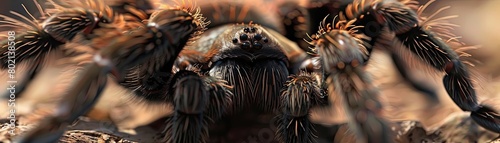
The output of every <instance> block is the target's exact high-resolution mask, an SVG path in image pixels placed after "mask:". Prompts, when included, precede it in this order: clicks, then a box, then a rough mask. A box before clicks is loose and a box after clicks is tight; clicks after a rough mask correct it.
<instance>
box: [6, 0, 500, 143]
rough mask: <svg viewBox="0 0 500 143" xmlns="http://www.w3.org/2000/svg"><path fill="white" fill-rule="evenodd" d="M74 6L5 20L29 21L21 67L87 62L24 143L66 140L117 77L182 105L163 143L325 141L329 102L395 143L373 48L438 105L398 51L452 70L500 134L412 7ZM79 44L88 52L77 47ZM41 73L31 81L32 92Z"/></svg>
mask: <svg viewBox="0 0 500 143" xmlns="http://www.w3.org/2000/svg"><path fill="white" fill-rule="evenodd" d="M68 1H69V2H68V3H69V4H77V6H80V7H81V8H72V7H68V6H65V5H62V4H61V5H58V4H55V3H54V2H53V4H54V6H55V10H56V11H55V12H54V13H51V14H53V15H52V17H49V18H48V19H43V18H41V19H38V20H44V22H43V24H41V23H38V20H37V19H34V21H35V22H32V23H30V24H22V23H23V22H21V21H18V20H15V19H13V18H9V17H6V16H1V17H2V18H4V19H5V20H4V21H0V22H1V23H2V24H6V25H7V26H10V27H14V28H20V27H19V25H16V24H19V23H21V24H20V26H21V27H24V28H29V30H28V31H25V33H24V35H23V37H20V39H21V40H20V41H18V43H20V44H19V45H20V46H19V47H18V49H17V50H19V51H20V52H21V53H22V54H21V59H20V61H23V60H24V59H34V60H36V61H39V60H40V57H41V56H43V55H44V54H45V53H46V52H47V51H50V50H61V48H59V47H65V48H63V49H62V50H66V51H70V52H66V53H69V54H67V55H66V56H68V57H73V56H76V57H77V58H74V59H73V60H76V62H78V63H84V64H83V65H84V66H83V68H82V71H81V73H80V74H79V75H78V78H76V80H77V81H76V82H75V83H74V84H73V85H72V86H71V87H70V89H69V90H68V92H66V93H65V94H66V95H65V96H64V99H63V101H62V102H61V106H60V109H59V110H60V111H59V112H57V114H56V115H54V116H53V117H49V118H47V120H45V121H44V123H42V124H41V126H39V127H37V128H36V129H35V130H33V131H31V132H30V133H28V134H26V135H24V136H23V137H21V138H20V140H19V141H20V142H40V141H44V142H53V141H55V140H57V139H58V138H59V137H60V135H61V134H62V133H63V132H62V131H64V129H65V126H64V125H66V124H68V123H71V122H73V121H74V120H76V119H77V117H78V116H81V115H83V114H84V113H85V112H87V111H88V110H89V109H90V108H91V107H92V105H93V104H94V103H95V102H96V100H97V99H98V98H99V95H100V94H101V92H102V90H103V88H104V87H105V83H106V82H107V79H108V78H107V75H108V74H113V75H114V76H115V77H116V78H115V79H116V81H115V82H118V83H120V85H122V86H124V87H126V88H129V89H131V90H133V91H134V93H135V95H137V99H140V100H143V101H144V102H160V103H164V104H171V105H173V107H174V111H173V114H172V115H170V116H169V117H168V119H167V120H166V122H165V130H163V131H161V134H162V137H163V138H162V140H161V141H162V142H169V143H198V142H237V141H245V140H246V139H247V137H248V136H252V135H256V134H257V135H261V133H260V132H259V133H256V132H254V131H255V129H256V128H260V126H258V124H262V123H264V124H267V128H273V127H274V126H272V125H273V123H277V125H276V128H275V130H272V131H274V132H275V133H276V135H277V136H276V138H269V140H266V141H269V142H270V141H272V140H275V141H279V142H285V143H291V142H293V143H303V142H315V141H317V140H320V139H321V137H318V136H316V135H315V128H317V127H319V126H320V125H318V124H314V123H313V122H312V121H311V120H310V118H309V117H310V115H311V109H312V108H313V107H316V106H325V105H329V103H330V104H331V103H342V105H344V108H345V111H346V113H347V116H348V117H349V119H350V120H349V123H350V124H351V126H350V127H351V129H352V130H353V131H354V133H355V134H356V135H357V137H358V141H359V142H393V140H392V139H391V137H392V136H391V133H390V132H389V131H390V130H389V128H388V126H387V125H386V124H387V123H386V121H384V119H383V118H382V117H381V116H380V114H379V113H380V112H381V109H382V105H381V103H380V102H379V101H378V100H377V96H378V92H377V90H376V87H373V84H372V81H371V78H370V76H369V75H368V73H366V72H365V66H366V63H368V61H369V60H370V54H371V51H372V49H374V48H380V49H382V50H384V51H385V52H388V53H390V54H391V56H392V59H393V61H394V62H395V64H396V67H397V68H398V70H399V71H400V73H401V74H402V76H403V77H404V79H406V80H407V81H408V82H409V83H410V84H411V85H412V86H413V87H415V89H417V90H419V91H422V92H424V93H426V95H429V96H428V97H431V98H430V99H433V100H436V95H435V91H434V90H433V89H432V88H429V87H427V86H425V85H423V84H421V83H419V82H417V81H416V80H414V79H413V78H412V77H411V76H408V73H407V71H406V70H405V69H406V68H407V65H406V64H407V63H405V62H403V59H404V58H402V57H401V56H402V55H399V54H398V52H395V51H397V50H398V49H399V48H408V49H410V51H412V52H414V53H415V54H416V55H418V56H419V57H420V58H421V59H423V61H424V62H426V63H427V64H429V65H432V66H433V67H435V69H437V70H439V71H443V72H446V73H447V75H445V77H444V79H443V81H444V83H445V87H446V90H447V91H448V93H449V94H450V97H451V98H452V99H453V101H455V103H456V104H457V105H458V106H459V107H460V108H461V109H463V110H465V111H471V112H472V113H471V117H472V119H474V120H475V121H476V122H477V123H478V124H479V125H481V126H483V127H485V128H486V129H489V130H492V131H495V132H500V125H499V122H500V117H499V114H498V113H497V112H496V111H494V110H492V109H491V108H489V107H487V106H484V105H480V104H478V103H477V99H476V95H475V92H474V89H473V86H472V83H471V80H470V79H469V73H468V70H467V68H466V67H465V66H464V64H463V63H462V62H461V61H460V59H459V56H458V55H457V54H456V53H455V52H454V51H453V50H452V49H451V48H450V47H448V46H447V45H446V44H445V43H444V42H442V41H441V38H440V37H438V36H435V35H434V34H432V33H433V32H432V31H431V30H432V29H429V27H439V26H438V25H435V24H432V26H429V25H431V24H430V23H427V21H428V20H427V19H426V18H422V17H421V15H420V13H421V11H420V10H421V9H418V10H416V9H413V8H414V7H413V6H414V5H415V3H416V2H415V1H410V0H402V1H401V2H398V1H373V2H372V1H368V0H366V1H365V0H355V1H353V2H352V3H351V4H349V5H347V6H346V7H345V8H340V9H341V10H343V11H344V12H342V13H339V14H338V13H331V12H333V11H339V9H336V8H338V7H330V6H324V8H327V9H328V8H330V9H328V10H325V11H321V12H318V11H316V12H314V13H309V12H313V10H311V9H309V10H308V9H307V8H303V7H300V6H298V5H296V6H294V5H293V4H291V5H290V3H287V4H285V5H283V6H285V7H284V8H285V9H280V11H279V12H276V13H279V14H272V13H271V11H268V12H267V13H266V12H263V11H261V10H262V8H259V7H258V6H259V5H258V4H255V3H253V4H252V3H249V2H248V1H247V2H226V1H225V2H215V3H214V2H208V3H203V4H201V5H200V7H196V6H194V5H193V2H192V1H182V2H178V5H175V6H167V7H166V8H160V9H157V10H152V9H151V8H152V6H150V4H151V3H150V2H144V1H142V2H140V1H134V0H124V1H122V2H120V1H115V2H114V3H111V5H105V4H103V2H102V1H100V0H86V1H85V2H84V3H78V2H74V1H71V0H68ZM113 4H114V5H113ZM85 8H90V10H86V9H85ZM200 9H201V10H200ZM151 11H154V12H151ZM415 11H419V12H418V13H417V12H415ZM344 13H345V14H344ZM329 14H332V15H336V14H338V15H339V16H338V17H339V19H338V20H334V22H333V23H326V22H325V20H326V18H325V20H323V21H310V20H314V19H315V18H311V17H312V16H311V15H314V16H317V15H320V16H322V17H325V16H326V15H329ZM205 17H206V18H205ZM24 19H27V18H24ZM275 19H280V20H283V23H280V22H278V21H276V20H275ZM444 19H445V18H444ZM208 21H210V22H211V23H210V22H208ZM310 23H321V24H320V26H319V30H318V32H316V31H308V30H307V29H309V28H310V27H308V26H310V25H309V24H310ZM72 25H74V26H72ZM444 25H445V28H442V29H449V27H446V26H449V25H450V24H448V25H446V24H444ZM313 26H314V25H313ZM60 29H63V30H60ZM64 29H66V30H64ZM21 31H22V30H21ZM306 31H307V32H308V33H316V34H315V35H313V36H311V37H308V38H309V39H310V40H308V41H300V39H302V38H306V37H307V34H305V33H304V32H306ZM443 35H448V36H449V35H450V34H448V33H445V34H443ZM33 37H38V38H33ZM445 37H446V36H445ZM288 38H289V39H288ZM450 38H451V37H450ZM6 43H7V42H2V47H3V49H2V51H1V52H2V53H3V54H7V53H8V49H6V47H9V45H8V44H6ZM75 44H76V45H82V46H83V47H87V48H80V47H78V48H77V47H72V46H71V45H75ZM305 44H309V45H305ZM297 45H300V46H302V47H299V46H297ZM44 46H45V47H44ZM307 48H310V49H307ZM303 49H307V50H303ZM306 51H309V52H311V53H312V54H311V55H308V54H307V52H306ZM82 55H83V56H82ZM1 58H2V60H6V58H7V56H2V57H1ZM317 59H319V60H317ZM36 64H40V62H37V63H36ZM311 67H312V68H311ZM37 72H38V70H33V71H32V72H30V78H28V79H29V80H27V81H26V83H24V84H27V83H30V79H32V78H33V76H34V75H36V73H37ZM327 99H328V100H327ZM337 100H341V102H336V101H337ZM273 119H275V120H273ZM272 121H276V122H272ZM239 127H244V129H243V130H244V131H241V129H240V130H238V129H237V128H239ZM262 128H266V126H264V127H262ZM270 130H271V129H270ZM217 133H218V134H217ZM326 134H328V133H326ZM331 134H333V133H331ZM260 142H264V141H262V140H261V141H260Z"/></svg>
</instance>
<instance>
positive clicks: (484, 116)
mask: <svg viewBox="0 0 500 143" xmlns="http://www.w3.org/2000/svg"><path fill="white" fill-rule="evenodd" d="M471 118H472V119H473V120H474V121H475V122H476V123H477V124H479V125H481V126H482V127H484V128H486V129H488V130H490V131H493V132H496V133H500V114H499V113H498V112H497V111H495V110H493V109H492V108H490V107H488V106H480V107H479V108H478V109H477V110H475V111H473V112H472V113H471Z"/></svg>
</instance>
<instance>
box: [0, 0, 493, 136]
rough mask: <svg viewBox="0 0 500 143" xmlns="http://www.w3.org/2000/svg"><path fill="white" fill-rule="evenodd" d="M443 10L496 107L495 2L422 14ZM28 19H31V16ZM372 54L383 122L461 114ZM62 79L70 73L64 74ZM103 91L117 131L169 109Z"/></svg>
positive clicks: (54, 76) (462, 3)
mask: <svg viewBox="0 0 500 143" xmlns="http://www.w3.org/2000/svg"><path fill="white" fill-rule="evenodd" d="M420 1H421V3H425V2H427V0H420ZM23 2H24V3H25V4H26V6H27V7H28V8H29V9H30V11H36V9H35V7H34V5H33V2H32V0H19V1H13V0H9V1H6V0H4V1H3V2H1V4H0V13H1V14H6V15H10V14H9V11H11V10H14V11H19V12H20V13H24V10H23V8H22V6H21V3H23ZM42 4H43V3H42ZM444 6H451V8H450V9H448V10H446V11H443V13H442V14H443V15H459V17H458V18H456V19H454V20H453V21H452V22H453V23H456V24H459V25H461V27H460V28H458V29H456V31H454V32H455V34H457V35H462V37H463V38H462V40H463V41H464V42H466V43H467V44H468V45H480V46H481V49H479V50H475V51H472V52H471V53H473V56H474V57H476V58H478V59H480V60H481V61H482V62H483V64H481V65H477V68H478V69H479V70H480V72H481V75H483V76H484V78H485V80H484V81H482V82H481V83H480V86H478V87H480V89H478V90H479V91H480V92H479V93H480V94H481V95H480V96H481V99H483V100H485V99H487V100H486V101H485V102H486V103H489V104H491V105H496V104H497V103H499V102H496V97H497V96H499V95H500V89H499V87H500V84H498V81H499V80H498V78H496V75H497V73H498V71H500V64H499V63H500V56H497V54H500V36H497V35H498V34H499V33H500V26H498V25H499V23H500V18H499V17H500V1H499V0H438V1H436V2H434V4H432V5H431V6H430V7H429V8H428V10H427V12H434V11H436V10H437V9H439V8H441V7H444ZM428 14H430V13H427V15H428ZM34 15H35V16H37V14H36V13H34ZM374 54H375V55H376V56H373V60H372V63H373V64H371V65H370V67H369V71H370V72H371V73H373V75H374V78H375V83H376V84H378V85H379V86H380V87H381V91H382V94H381V96H383V99H384V104H385V105H386V108H385V111H386V112H384V114H385V115H386V116H387V117H388V118H390V119H393V120H420V121H422V122H423V123H424V125H427V126H428V127H436V126H439V124H440V122H441V121H443V119H445V118H446V117H447V116H448V115H449V114H451V113H453V112H461V111H460V110H459V109H458V108H457V107H456V105H454V103H453V102H452V101H451V100H450V99H449V97H448V96H447V94H446V91H444V88H443V87H442V83H441V82H442V74H431V75H426V74H424V73H416V75H418V76H421V78H422V79H427V81H428V82H429V84H432V85H435V86H436V87H437V89H438V90H439V94H440V99H441V101H442V103H441V104H440V105H437V106H431V105H430V104H428V103H427V101H426V100H425V99H424V98H422V97H423V95H421V94H420V93H417V92H415V91H413V89H411V88H410V87H409V86H408V85H407V84H406V83H405V82H403V81H401V79H400V78H399V75H398V74H397V72H396V71H395V70H394V68H393V66H392V63H391V62H390V60H389V58H388V57H387V56H386V55H384V54H382V53H377V52H375V53H374ZM66 70H67V69H66ZM61 72H62V69H61V68H54V69H51V70H46V71H45V72H44V78H40V79H38V84H34V85H35V86H33V87H30V89H32V91H31V92H29V96H26V97H23V98H22V99H19V102H18V103H19V107H20V108H21V107H25V108H26V109H19V113H20V114H23V113H24V114H27V113H31V112H33V110H35V109H38V108H43V107H49V106H48V105H49V104H47V105H45V104H39V102H40V101H44V99H46V98H48V97H49V98H53V97H54V95H57V94H59V93H60V92H61V91H58V90H53V89H54V87H58V86H64V85H62V84H58V81H60V80H64V79H66V80H67V79H68V78H64V75H63V76H61V74H60V73H61ZM66 75H71V74H70V73H68V72H66ZM0 76H2V77H0V78H2V79H5V73H1V74H0ZM2 81H3V80H2ZM2 81H0V82H1V83H0V86H2V87H4V85H5V84H6V83H5V82H2ZM66 82H67V81H66ZM0 91H3V90H0ZM105 92H106V94H105V96H104V97H103V99H102V100H101V101H100V102H99V104H98V106H97V107H96V110H95V111H94V113H95V116H96V118H102V119H106V120H115V122H117V123H119V124H122V125H123V127H135V126H138V125H142V124H145V123H148V122H150V121H151V120H154V119H156V118H158V117H159V116H163V115H165V114H168V112H169V111H168V108H169V107H168V106H164V105H149V106H147V107H145V106H139V104H137V105H136V104H131V103H130V102H129V96H128V95H127V94H130V93H129V92H127V91H125V90H123V89H121V87H118V86H116V85H111V86H110V87H109V88H108V89H107V90H106V91H105ZM0 93H3V92H0ZM123 95H125V96H123ZM127 96H128V97H127ZM23 100H24V101H23ZM499 101H500V100H499ZM4 103H5V101H1V100H0V117H4V115H5V116H6V115H7V112H8V111H5V110H4V109H7V108H5V107H4V106H5V105H7V104H6V103H5V104H4ZM35 103H36V104H37V105H35ZM132 107H133V108H132ZM115 109H116V110H115ZM101 116H102V117H101ZM115 116H127V117H115ZM110 118H111V119H110ZM318 120H320V121H324V122H338V121H341V120H342V119H339V118H338V117H337V116H321V117H318Z"/></svg>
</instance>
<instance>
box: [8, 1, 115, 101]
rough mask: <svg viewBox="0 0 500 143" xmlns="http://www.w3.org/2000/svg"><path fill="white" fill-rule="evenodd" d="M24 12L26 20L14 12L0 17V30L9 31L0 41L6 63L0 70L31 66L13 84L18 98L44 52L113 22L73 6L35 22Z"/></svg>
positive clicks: (61, 8)
mask: <svg viewBox="0 0 500 143" xmlns="http://www.w3.org/2000/svg"><path fill="white" fill-rule="evenodd" d="M34 2H35V4H36V5H37V6H38V7H39V11H40V12H43V9H42V8H40V7H41V6H39V4H38V3H37V2H36V1H34ZM53 4H56V3H53ZM81 6H84V5H81ZM102 10H106V9H105V8H103V9H102ZM26 12H27V13H28V14H29V15H30V16H31V17H30V18H28V17H26V16H23V15H21V14H19V13H17V12H11V13H12V14H13V15H15V16H17V17H9V16H6V15H0V18H2V19H3V20H1V21H0V24H2V25H1V27H7V28H11V29H13V30H12V31H4V32H6V33H7V36H8V37H7V38H6V39H2V41H1V42H0V48H1V49H0V54H1V55H0V60H2V61H6V62H5V63H2V65H1V66H0V68H1V69H6V68H12V67H11V66H12V65H13V64H15V63H21V62H25V63H28V65H30V67H35V68H32V69H30V70H29V71H28V72H27V74H26V75H25V77H24V78H23V79H22V81H21V82H19V83H18V84H17V85H16V86H17V87H18V88H17V89H16V95H22V92H23V91H24V89H25V88H24V87H26V86H27V85H28V84H29V83H30V82H31V81H32V79H34V78H36V75H37V74H38V72H39V71H40V69H41V68H43V65H44V64H45V60H46V56H47V54H48V53H50V52H51V51H55V50H60V49H61V48H60V47H61V45H63V44H65V43H67V42H69V41H71V40H73V39H74V38H75V37H76V36H77V35H90V34H92V31H93V30H95V29H96V28H98V26H96V25H98V24H99V23H111V22H112V21H113V20H111V19H110V18H112V17H111V15H101V14H102V13H100V12H97V11H92V10H84V9H83V8H74V6H70V7H62V6H61V7H59V8H57V9H55V12H54V13H52V14H51V15H50V16H49V17H44V16H45V14H44V13H41V14H42V17H40V18H38V19H36V18H35V17H33V16H32V15H31V13H30V12H29V11H26ZM103 12H104V11H103ZM40 21H42V22H40ZM69 50H73V49H69ZM68 53H69V52H68ZM66 56H72V55H66ZM7 61H9V62H10V61H13V62H10V63H9V62H7ZM26 61H31V62H26ZM9 64H10V65H9Z"/></svg>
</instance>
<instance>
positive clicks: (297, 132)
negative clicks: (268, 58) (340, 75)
mask: <svg viewBox="0 0 500 143" xmlns="http://www.w3.org/2000/svg"><path fill="white" fill-rule="evenodd" d="M285 85H286V87H285V89H284V90H283V92H282V94H281V96H280V101H281V102H282V103H283V105H282V106H281V113H280V114H279V115H278V116H277V118H278V130H277V134H278V136H277V137H278V140H279V141H281V142H285V143H305V142H314V141H315V138H316V136H315V135H314V132H315V130H314V126H313V124H312V123H311V121H310V120H309V110H310V109H311V108H312V107H313V106H317V105H325V104H326V103H327V102H328V101H327V100H326V97H325V96H324V95H323V94H322V93H321V89H320V87H319V85H318V83H317V82H316V81H315V79H314V78H313V77H311V75H309V74H300V75H293V76H290V78H289V80H288V81H287V83H286V84H285Z"/></svg>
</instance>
